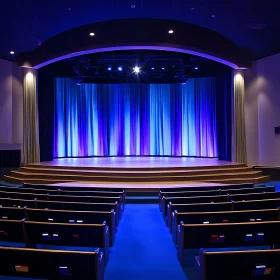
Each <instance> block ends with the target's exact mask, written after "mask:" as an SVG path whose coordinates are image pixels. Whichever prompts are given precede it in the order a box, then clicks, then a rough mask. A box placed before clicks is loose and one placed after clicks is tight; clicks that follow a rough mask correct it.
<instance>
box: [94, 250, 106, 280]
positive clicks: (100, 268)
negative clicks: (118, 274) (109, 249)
mask: <svg viewBox="0 0 280 280" xmlns="http://www.w3.org/2000/svg"><path fill="white" fill-rule="evenodd" d="M104 262H105V261H104V254H103V252H99V254H98V258H97V263H96V266H97V267H96V269H97V280H104V270H105V269H104Z"/></svg>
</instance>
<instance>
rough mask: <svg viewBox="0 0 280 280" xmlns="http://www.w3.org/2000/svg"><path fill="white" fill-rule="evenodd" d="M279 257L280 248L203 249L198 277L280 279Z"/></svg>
mask: <svg viewBox="0 0 280 280" xmlns="http://www.w3.org/2000/svg"><path fill="white" fill-rule="evenodd" d="M279 259H280V250H246V251H221V252H207V251H205V250H204V249H201V250H200V252H199V269H198V273H197V277H196V279H198V280H210V279H215V280H224V279H240V280H249V279H260V280H262V279H270V280H271V279H279V278H280V264H279ZM254 275H255V276H254Z"/></svg>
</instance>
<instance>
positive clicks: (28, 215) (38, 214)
mask: <svg viewBox="0 0 280 280" xmlns="http://www.w3.org/2000/svg"><path fill="white" fill-rule="evenodd" d="M0 219H3V220H22V219H26V220H27V221H33V222H52V223H77V224H81V223H83V224H102V223H103V222H104V221H105V222H106V224H107V225H108V226H109V232H110V244H111V245H113V244H114V241H115V235H116V218H115V212H114V210H111V211H108V212H105V211H69V210H45V209H34V208H30V209H29V208H27V207H24V208H17V207H0Z"/></svg>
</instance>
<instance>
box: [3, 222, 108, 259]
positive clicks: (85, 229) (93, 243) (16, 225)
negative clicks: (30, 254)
mask: <svg viewBox="0 0 280 280" xmlns="http://www.w3.org/2000/svg"><path fill="white" fill-rule="evenodd" d="M0 241H1V242H16V243H25V245H26V247H34V246H36V245H38V244H41V245H54V246H55V245H56V246H72V247H96V248H100V249H102V251H103V252H104V259H105V263H107V261H108V258H109V228H108V226H107V225H106V222H103V223H101V224H69V223H44V222H32V221H26V220H25V219H23V220H21V221H20V220H0Z"/></svg>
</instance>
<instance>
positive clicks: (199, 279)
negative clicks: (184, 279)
mask: <svg viewBox="0 0 280 280" xmlns="http://www.w3.org/2000/svg"><path fill="white" fill-rule="evenodd" d="M195 279H196V280H203V267H202V265H201V259H200V257H199V256H196V257H195Z"/></svg>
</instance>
